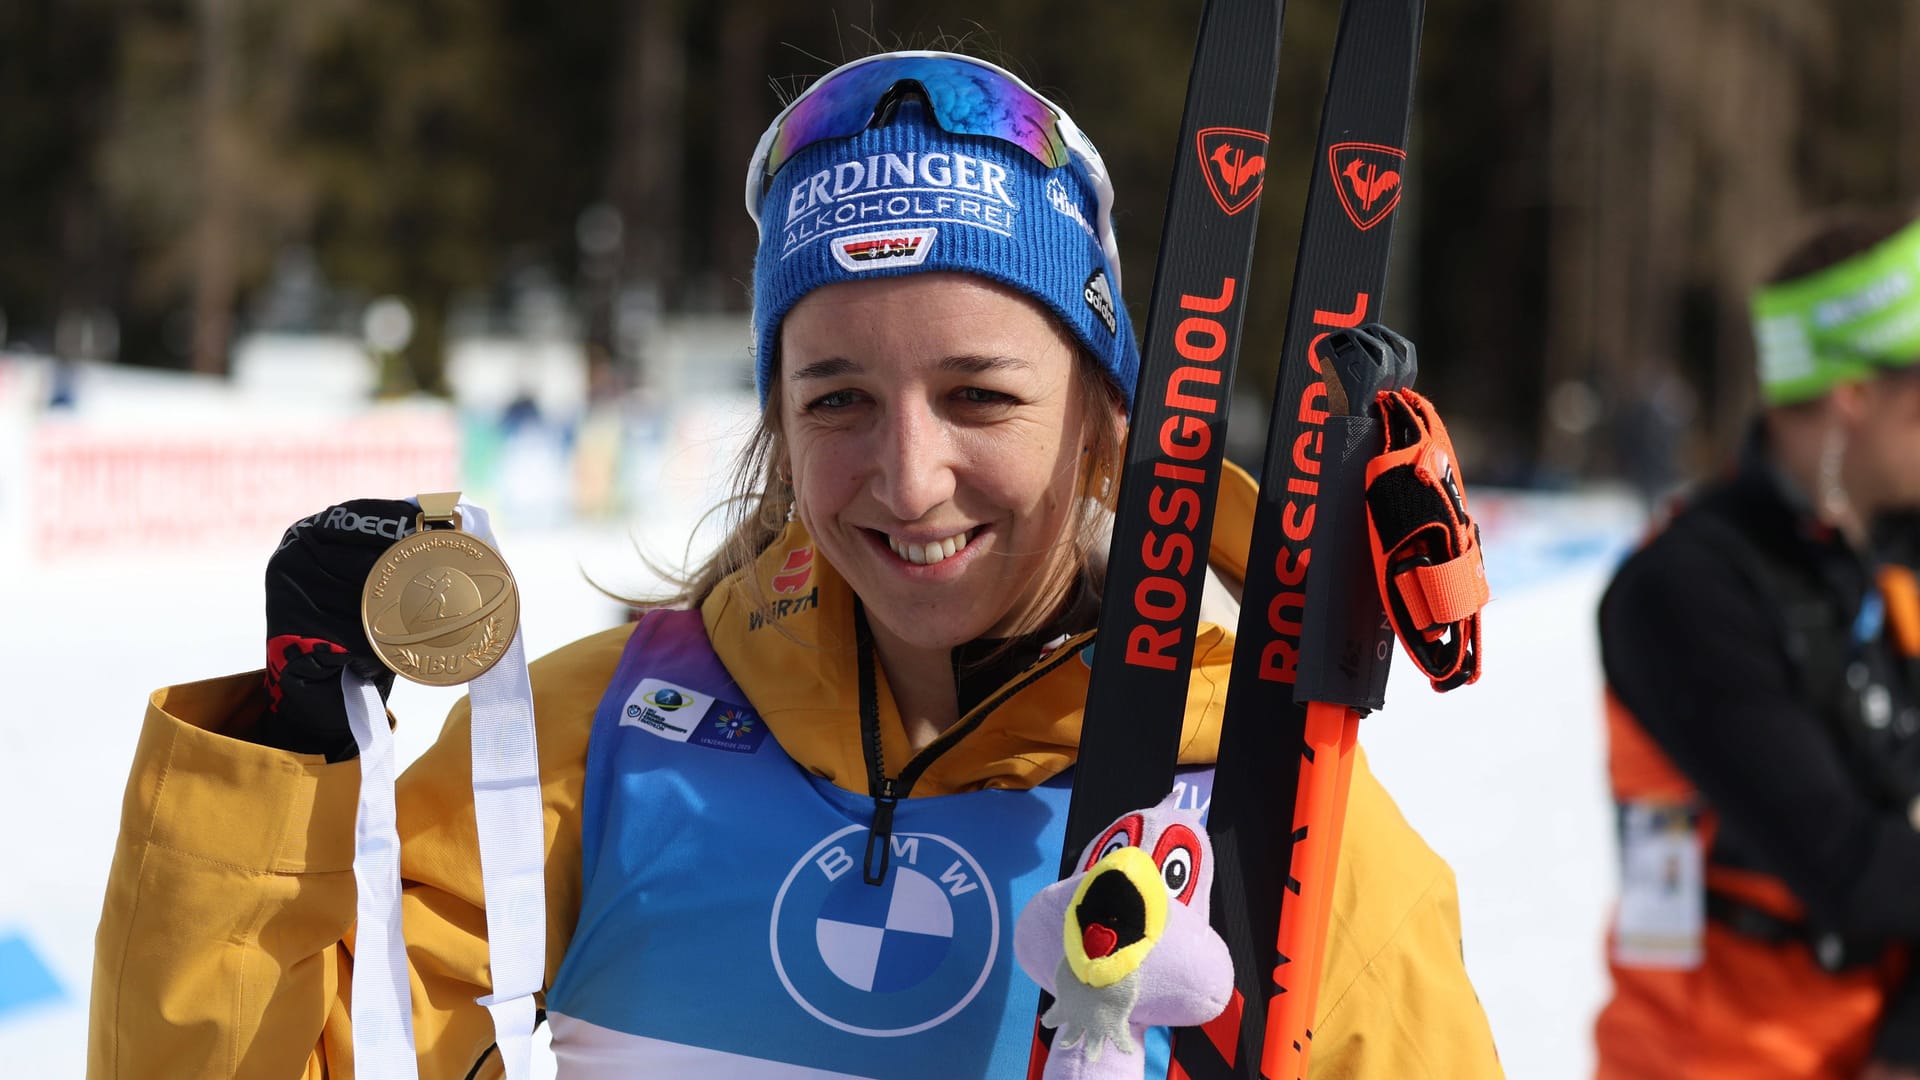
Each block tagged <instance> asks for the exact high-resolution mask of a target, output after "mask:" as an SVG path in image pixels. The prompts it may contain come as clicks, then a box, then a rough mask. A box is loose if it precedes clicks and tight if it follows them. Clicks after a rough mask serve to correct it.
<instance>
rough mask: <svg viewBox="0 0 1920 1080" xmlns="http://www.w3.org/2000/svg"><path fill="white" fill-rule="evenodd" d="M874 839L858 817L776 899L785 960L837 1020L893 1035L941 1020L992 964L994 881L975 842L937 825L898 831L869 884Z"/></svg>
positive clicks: (968, 998) (996, 912)
mask: <svg viewBox="0 0 1920 1080" xmlns="http://www.w3.org/2000/svg"><path fill="white" fill-rule="evenodd" d="M866 839H867V830H866V827H865V826H861V825H849V826H847V827H846V828H844V829H841V830H840V831H838V832H836V833H833V834H832V835H830V836H828V837H827V838H826V839H824V840H822V841H820V842H819V843H818V844H815V845H814V846H813V848H812V849H811V850H809V851H808V852H807V853H806V854H805V855H803V856H801V857H800V859H799V860H798V861H797V862H795V863H794V866H793V869H792V870H791V871H789V872H788V874H787V878H786V880H785V881H784V882H782V883H781V885H780V892H779V895H778V896H776V897H775V899H774V904H773V920H772V926H771V932H770V934H769V944H770V947H771V948H772V950H773V964H774V968H775V969H776V970H777V971H778V973H779V975H780V982H781V985H782V986H784V987H785V988H786V990H787V993H788V995H790V996H791V997H792V998H793V1000H794V1002H795V1003H796V1004H798V1005H799V1006H800V1007H801V1008H802V1009H805V1010H806V1011H807V1012H808V1013H810V1014H811V1015H812V1016H813V1017H814V1018H815V1019H817V1020H819V1021H820V1022H821V1023H824V1024H826V1025H828V1026H829V1027H833V1028H837V1029H839V1030H841V1031H845V1032H849V1033H851V1034H855V1035H869V1036H877V1037H883V1038H884V1037H890V1036H897V1035H911V1034H914V1033H916V1032H920V1031H925V1030H927V1029H929V1028H933V1027H938V1026H939V1025H941V1024H943V1023H945V1022H946V1021H947V1020H949V1019H951V1018H953V1017H954V1016H955V1015H957V1014H958V1013H959V1012H960V1011H961V1010H962V1009H964V1008H966V1007H967V1005H968V1004H970V1003H971V1002H972V1001H973V1000H974V999H975V998H976V997H978V996H979V994H980V991H981V990H982V989H983V988H984V987H985V986H986V984H987V979H988V976H990V975H991V974H992V972H993V965H994V961H995V960H996V959H997V958H998V956H999V950H1000V907H999V901H998V899H997V898H996V897H995V894H994V889H993V885H992V883H991V882H989V881H988V880H987V877H986V874H985V872H984V871H983V870H982V869H981V867H980V863H979V862H978V861H977V860H976V859H974V857H973V856H972V855H971V854H970V853H968V852H967V850H966V849H965V848H962V847H961V846H960V845H958V844H956V843H954V842H953V841H951V840H948V839H947V838H945V837H942V836H936V835H934V834H932V833H895V834H894V835H893V836H892V837H891V838H890V841H891V844H892V849H891V852H890V854H891V860H890V863H889V866H888V869H887V878H886V881H885V882H884V883H882V884H880V885H868V884H867V883H866V881H865V880H864V877H863V875H862V873H861V869H860V867H861V860H862V858H863V857H864V855H865V851H866Z"/></svg>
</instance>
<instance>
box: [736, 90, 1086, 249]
mask: <svg viewBox="0 0 1920 1080" xmlns="http://www.w3.org/2000/svg"><path fill="white" fill-rule="evenodd" d="M910 97H911V98H918V99H920V100H922V101H924V102H926V104H927V106H928V108H929V109H931V110H932V113H933V119H934V122H935V123H937V124H939V125H940V128H941V130H943V131H946V132H949V133H951V134H955V135H980V136H986V137H988V138H994V139H999V140H1001V141H1002V142H1007V143H1012V144H1013V145H1015V146H1017V147H1019V148H1020V149H1022V150H1024V151H1026V152H1027V153H1028V154H1029V155H1031V156H1032V157H1033V158H1034V160H1036V161H1038V162H1040V163H1041V164H1042V165H1045V166H1046V167H1048V168H1050V169H1056V168H1059V167H1061V166H1063V165H1068V164H1074V165H1078V166H1079V169H1080V171H1081V172H1082V173H1084V174H1085V175H1086V178H1087V179H1088V180H1089V181H1090V182H1091V183H1092V185H1093V189H1094V193H1095V197H1096V199H1097V200H1098V202H1099V206H1098V207H1097V211H1098V219H1099V220H1098V228H1099V230H1100V234H1101V245H1102V247H1103V248H1105V249H1106V252H1107V255H1108V261H1109V262H1110V263H1111V264H1112V265H1113V266H1114V267H1115V269H1116V270H1117V268H1118V266H1119V257H1118V248H1117V245H1116V244H1115V243H1114V241H1113V236H1112V209H1113V185H1112V182H1111V181H1110V180H1109V178H1108V176H1107V169H1106V164H1105V163H1104V162H1102V161H1101V160H1100V152H1099V151H1098V150H1096V149H1094V146H1093V143H1092V142H1090V141H1089V140H1088V139H1087V137H1086V135H1084V134H1082V133H1081V131H1080V129H1079V127H1078V126H1076V125H1075V124H1074V122H1073V120H1072V118H1071V117H1069V116H1067V114H1066V113H1065V112H1063V111H1061V110H1060V108H1059V107H1058V106H1056V105H1054V104H1053V103H1052V102H1050V101H1048V100H1047V99H1046V98H1044V97H1042V96H1040V95H1039V94H1038V93H1036V92H1035V91H1034V90H1033V88H1031V87H1029V86H1028V85H1027V84H1026V83H1024V82H1022V81H1020V79H1019V78H1018V77H1017V76H1015V75H1013V74H1012V73H1011V72H1009V71H1007V70H1005V69H1003V68H1000V67H998V66H996V65H993V64H990V63H987V62H986V61H984V60H976V59H973V58H972V57H968V56H960V55H958V54H955V53H942V52H897V53H884V54H881V55H879V56H873V57H869V58H867V59H865V60H856V61H854V62H853V63H850V64H847V65H845V66H843V67H840V68H836V69H835V70H833V71H831V72H828V73H827V74H826V75H824V76H822V77H821V78H820V79H819V80H818V81H816V82H815V83H814V84H813V85H812V86H809V87H808V88H807V89H806V90H805V91H804V92H803V93H802V94H801V95H800V96H799V97H797V98H795V99H794V100H793V101H792V102H791V103H789V104H788V105H787V107H786V108H785V109H783V110H782V111H781V113H780V115H779V116H778V117H776V118H775V119H774V121H773V123H772V124H771V125H770V126H768V128H767V130H766V132H765V133H764V134H762V135H761V136H760V143H759V145H758V146H756V147H755V148H754V152H753V160H752V163H751V164H750V165H749V166H748V168H747V185H746V203H747V213H748V214H750V215H751V216H752V217H753V220H754V223H755V224H756V225H758V224H759V223H760V202H761V200H762V199H763V198H765V196H766V192H767V185H768V184H769V183H770V182H771V181H772V179H773V176H774V174H776V173H778V172H779V171H780V169H781V168H782V167H783V166H785V165H786V164H787V163H788V162H789V161H791V160H793V158H794V156H795V155H797V154H799V153H800V152H801V151H803V150H805V149H806V148H807V147H809V146H812V145H814V144H816V143H820V142H825V141H828V140H831V139H844V138H849V137H851V136H854V135H858V134H859V133H860V132H862V131H865V130H866V129H867V128H868V127H871V126H873V125H875V124H876V123H884V122H886V121H888V120H891V119H892V115H893V110H894V109H896V108H897V107H898V106H899V104H900V102H901V101H902V100H906V99H908V98H910Z"/></svg>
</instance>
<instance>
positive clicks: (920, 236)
mask: <svg viewBox="0 0 1920 1080" xmlns="http://www.w3.org/2000/svg"><path fill="white" fill-rule="evenodd" d="M1096 215H1097V204H1096V196H1095V194H1094V187H1093V185H1092V183H1091V182H1090V181H1089V180H1088V179H1087V177H1086V176H1085V175H1084V174H1083V173H1082V171H1081V169H1080V166H1079V165H1078V163H1077V162H1075V163H1071V164H1068V165H1064V166H1061V167H1060V168H1057V169H1049V168H1047V167H1046V166H1045V165H1044V164H1042V163H1041V162H1040V161H1038V160H1036V159H1035V158H1034V157H1033V156H1032V155H1030V154H1028V153H1027V152H1026V151H1025V150H1022V149H1021V148H1020V147H1018V146H1015V145H1013V144H1011V143H1007V142H1003V141H1001V140H999V139H995V138H990V137H986V136H978V135H955V134H950V133H948V132H946V131H943V130H942V129H941V128H940V127H939V126H938V125H937V124H936V123H935V122H934V120H933V118H932V116H931V115H929V113H928V111H927V110H926V109H925V108H924V107H922V106H921V105H920V103H919V102H917V101H905V102H902V103H901V104H900V105H899V107H898V108H897V109H896V110H895V112H894V115H893V118H892V122H891V123H888V124H886V125H885V126H882V127H870V128H868V129H866V130H865V131H862V132H860V133H859V134H858V135H854V136H851V137H848V138H843V139H829V140H826V141H823V142H819V143H816V144H814V145H812V146H809V147H806V148H805V149H803V150H801V151H800V152H799V153H798V154H796V155H795V156H794V157H793V159H792V160H791V161H789V162H787V164H786V165H785V166H784V167H782V168H781V170H780V171H779V172H778V173H777V174H775V175H774V177H773V181H772V183H771V184H770V185H769V188H768V191H767V194H766V198H765V199H764V200H762V202H761V204H760V250H759V252H758V254H757V255H756V256H755V259H754V266H753V338H754V384H755V386H756V387H758V389H759V391H760V404H761V405H762V406H763V407H764V406H765V405H766V403H767V394H768V391H769V389H770V388H771V386H772V383H773V365H774V358H775V356H777V355H778V349H779V340H780V339H779V334H780V320H782V319H783V318H785V317H786V314H787V312H788V311H789V310H791V309H792V307H793V305H794V304H796V303H799V301H800V298H801V297H803V296H805V295H807V294H808V293H810V292H812V291H813V290H815V289H817V288H819V287H820V286H822V285H831V284H833V283H835V282H840V281H860V280H864V279H867V278H876V277H893V276H898V275H902V274H920V273H929V272H932V271H937V270H949V271H951V270H958V271H964V272H966V273H970V274H978V275H979V276H981V277H984V278H988V279H991V280H993V281H997V282H1000V283H1001V284H1003V285H1007V286H1009V287H1011V288H1014V289H1018V290H1019V291H1021V292H1023V293H1025V294H1027V295H1028V296H1031V297H1033V298H1034V299H1035V300H1037V301H1039V302H1040V303H1041V304H1043V305H1045V307H1046V308H1047V310H1048V311H1051V312H1052V313H1053V314H1054V316H1055V317H1057V318H1058V319H1059V320H1060V321H1061V323H1063V324H1064V325H1065V326H1066V327H1067V329H1068V330H1069V331H1070V332H1072V334H1073V336H1074V337H1076V338H1078V339H1079V341H1080V343H1081V344H1082V345H1084V346H1085V347H1086V348H1087V351H1088V352H1090V353H1092V355H1093V356H1094V357H1095V358H1096V359H1097V360H1098V361H1099V363H1100V365H1101V367H1103V368H1104V369H1106V372H1107V374H1109V375H1111V376H1112V377H1113V380H1114V382H1115V383H1116V384H1118V386H1119V387H1120V390H1121V392H1122V393H1123V394H1124V395H1125V397H1126V400H1127V404H1128V406H1129V407H1131V406H1132V404H1133V384H1134V380H1135V377H1136V376H1137V375H1138V374H1139V371H1140V354H1139V351H1138V348H1137V347H1136V345H1135V344H1134V338H1133V324H1132V322H1131V320H1129V319H1128V318H1127V308H1126V305H1125V304H1124V303H1122V302H1121V299H1120V295H1119V289H1118V288H1117V286H1116V283H1117V282H1118V280H1119V268H1118V267H1115V266H1110V265H1108V262H1107V257H1106V253H1105V251H1104V250H1103V249H1102V247H1101V244H1100V239H1099V237H1098V236H1097V235H1096V233H1095V222H1096Z"/></svg>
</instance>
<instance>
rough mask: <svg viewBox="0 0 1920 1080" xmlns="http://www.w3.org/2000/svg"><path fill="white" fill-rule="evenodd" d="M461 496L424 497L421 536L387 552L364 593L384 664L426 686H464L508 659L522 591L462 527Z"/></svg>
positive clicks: (371, 634)
mask: <svg viewBox="0 0 1920 1080" xmlns="http://www.w3.org/2000/svg"><path fill="white" fill-rule="evenodd" d="M459 501H460V493H459V492H457V491H454V492H441V493H439V494H433V495H422V496H420V516H419V518H418V519H417V521H416V523H415V531H414V532H413V533H412V534H411V535H409V536H407V537H406V538H404V539H402V540H401V541H400V542H399V543H396V544H394V545H393V546H392V547H390V548H388V549H387V553H386V554H385V555H383V556H381V558H380V561H379V562H378V563H377V564H375V565H374V568H373V573H371V574H369V575H367V584H366V587H365V588H363V589H362V590H361V591H360V622H361V625H363V626H364V627H365V628H366V631H367V640H368V641H371V642H372V643H373V651H374V653H375V654H376V655H378V656H379V657H380V662H381V663H383V664H385V665H387V666H388V667H389V668H392V669H393V671H394V673H395V674H397V675H400V676H402V677H404V678H408V679H411V680H413V681H414V682H417V683H424V684H425V685H427V686H458V685H459V684H461V683H464V682H469V681H471V680H473V679H474V678H476V677H478V676H479V675H480V674H481V673H482V672H484V671H486V670H487V669H488V668H490V667H492V666H493V665H494V664H496V663H498V662H499V660H500V658H501V657H502V656H504V655H506V651H507V646H508V645H509V644H510V643H511V642H512V641H513V635H514V632H515V631H516V630H518V629H519V627H520V593H519V590H518V589H517V588H516V587H515V586H514V583H513V574H512V572H511V571H509V570H508V569H507V564H506V562H505V561H504V560H502V559H501V558H500V553H499V552H497V551H495V550H493V548H491V547H489V546H488V545H487V544H486V542H485V541H483V540H481V539H480V538H479V537H477V536H475V535H473V534H472V533H470V532H466V531H464V530H462V529H461V528H460V515H459V513H458V512H457V511H456V510H455V509H454V507H455V505H456V504H457V503H458V502H459Z"/></svg>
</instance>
